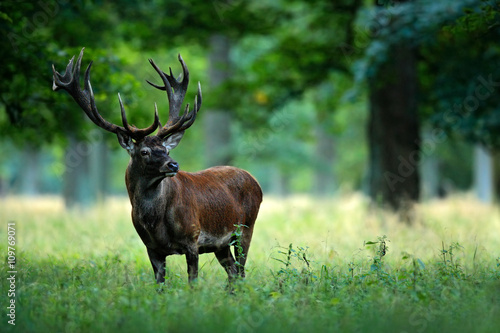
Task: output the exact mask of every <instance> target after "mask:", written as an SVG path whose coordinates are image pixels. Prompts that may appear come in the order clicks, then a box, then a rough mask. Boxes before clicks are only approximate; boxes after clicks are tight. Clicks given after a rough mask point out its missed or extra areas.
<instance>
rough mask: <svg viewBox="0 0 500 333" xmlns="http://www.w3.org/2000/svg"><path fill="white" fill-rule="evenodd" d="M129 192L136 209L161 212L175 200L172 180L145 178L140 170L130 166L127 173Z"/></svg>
mask: <svg viewBox="0 0 500 333" xmlns="http://www.w3.org/2000/svg"><path fill="white" fill-rule="evenodd" d="M126 184H127V191H128V194H129V198H130V203H131V204H132V207H133V208H134V209H136V208H137V209H141V207H142V208H144V209H150V208H152V209H154V210H160V207H161V208H164V207H165V206H166V205H167V204H168V203H169V202H171V201H172V200H173V195H172V194H171V193H172V191H171V188H172V186H173V180H172V178H149V177H144V175H142V173H141V172H140V170H134V168H131V166H130V165H129V168H128V169H127V173H126Z"/></svg>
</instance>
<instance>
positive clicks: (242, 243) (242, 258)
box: [234, 226, 253, 278]
mask: <svg viewBox="0 0 500 333" xmlns="http://www.w3.org/2000/svg"><path fill="white" fill-rule="evenodd" d="M252 233H253V226H251V227H250V228H246V227H243V230H242V235H241V238H240V240H239V241H237V242H236V243H235V245H234V254H235V256H236V269H237V273H238V275H239V276H240V277H242V278H244V277H245V264H246V262H247V258H248V250H249V248H250V242H251V241H252Z"/></svg>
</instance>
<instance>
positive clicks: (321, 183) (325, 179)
mask: <svg viewBox="0 0 500 333" xmlns="http://www.w3.org/2000/svg"><path fill="white" fill-rule="evenodd" d="M334 159H335V144H334V138H333V135H331V134H329V133H327V132H326V130H325V128H324V127H323V126H317V127H316V161H317V163H318V164H317V166H316V171H315V174H314V179H315V186H314V192H315V193H316V194H317V195H332V194H334V192H335V186H336V182H335V176H334V173H333V163H334Z"/></svg>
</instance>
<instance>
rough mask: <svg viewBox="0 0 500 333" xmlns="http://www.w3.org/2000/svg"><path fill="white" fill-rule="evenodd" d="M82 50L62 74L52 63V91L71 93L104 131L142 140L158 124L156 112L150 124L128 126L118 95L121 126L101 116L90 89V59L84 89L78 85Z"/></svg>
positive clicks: (88, 115)
mask: <svg viewBox="0 0 500 333" xmlns="http://www.w3.org/2000/svg"><path fill="white" fill-rule="evenodd" d="M84 50H85V48H82V50H81V51H80V55H79V56H78V60H77V62H76V66H75V64H74V59H75V57H72V58H71V60H70V61H69V63H68V65H67V66H66V72H65V73H64V75H61V74H60V73H58V72H57V71H56V69H55V67H54V65H52V70H53V72H54V81H53V84H52V89H53V90H54V91H56V90H59V89H64V90H66V91H67V92H68V93H69V94H70V95H71V97H73V99H74V100H75V101H76V103H77V104H78V105H79V106H80V108H82V110H83V111H84V112H85V114H86V115H87V117H89V119H90V120H92V122H93V123H94V124H96V125H97V126H99V127H101V128H103V129H105V130H106V131H109V132H112V133H118V132H122V133H125V134H128V135H129V136H130V137H132V138H133V139H135V140H142V139H143V138H144V137H145V136H147V135H149V134H151V133H153V132H154V131H155V130H156V128H157V127H158V125H159V124H160V121H159V117H158V112H155V120H154V122H153V124H152V125H151V126H149V127H147V128H144V129H138V128H136V127H133V126H130V125H129V124H128V122H127V119H126V116H125V108H124V107H123V103H122V101H121V98H120V96H118V99H119V101H120V108H121V111H122V121H123V127H122V126H118V125H115V124H113V123H110V122H108V121H107V120H105V119H104V118H103V117H102V116H101V114H100V113H99V111H98V110H97V106H96V104H95V98H94V91H93V90H92V85H91V83H90V69H91V67H92V61H91V62H90V63H89V65H88V67H87V70H86V71H85V76H84V89H83V90H82V89H81V87H80V67H81V62H82V58H83V51H84Z"/></svg>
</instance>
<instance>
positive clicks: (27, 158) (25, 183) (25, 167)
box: [19, 145, 41, 196]
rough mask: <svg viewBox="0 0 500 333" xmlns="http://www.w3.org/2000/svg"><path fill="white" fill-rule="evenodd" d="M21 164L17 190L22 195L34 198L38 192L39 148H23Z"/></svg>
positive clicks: (28, 146)
mask: <svg viewBox="0 0 500 333" xmlns="http://www.w3.org/2000/svg"><path fill="white" fill-rule="evenodd" d="M22 163H23V164H22V166H21V172H20V177H19V190H20V192H21V194H22V195H27V196H35V195H37V194H39V192H40V191H39V185H40V178H39V177H40V171H41V170H40V148H35V147H33V146H30V145H27V146H26V147H24V149H23V151H22Z"/></svg>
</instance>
